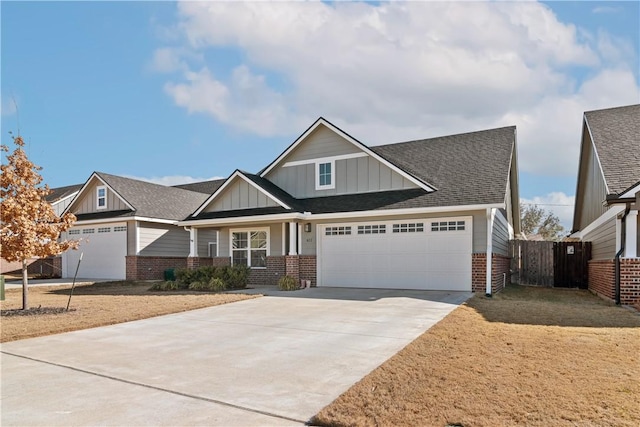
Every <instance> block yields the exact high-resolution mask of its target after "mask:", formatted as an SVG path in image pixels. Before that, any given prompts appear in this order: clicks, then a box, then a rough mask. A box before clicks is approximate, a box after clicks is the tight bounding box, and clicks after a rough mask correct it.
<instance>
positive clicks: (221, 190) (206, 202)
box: [191, 170, 291, 217]
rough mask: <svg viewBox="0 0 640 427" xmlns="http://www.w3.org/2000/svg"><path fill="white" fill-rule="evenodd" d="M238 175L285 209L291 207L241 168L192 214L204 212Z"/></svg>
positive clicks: (196, 214)
mask: <svg viewBox="0 0 640 427" xmlns="http://www.w3.org/2000/svg"><path fill="white" fill-rule="evenodd" d="M237 177H240V178H241V179H243V180H244V181H245V182H247V183H248V184H249V185H251V186H252V187H254V188H255V189H256V190H258V191H259V192H261V193H262V194H264V195H265V196H267V197H268V198H270V199H271V200H273V201H274V202H276V203H277V204H279V205H280V206H282V207H283V208H285V209H291V208H290V207H289V206H288V205H287V204H285V203H283V202H281V201H280V200H278V198H277V197H275V196H274V195H273V194H271V193H269V192H268V191H266V190H265V189H264V188H262V187H260V186H259V185H257V184H256V183H255V182H253V181H251V180H250V179H249V178H247V177H246V176H244V174H243V173H242V172H240V171H239V170H236V171H235V172H234V173H232V174H231V176H230V177H229V178H227V180H226V181H225V182H224V183H223V184H222V185H221V186H220V187H218V189H217V190H216V191H215V192H214V193H213V194H212V195H211V196H210V197H209V198H208V199H207V200H205V201H204V203H203V204H202V205H200V207H199V208H198V210H196V211H195V212H194V213H193V215H191V216H194V217H195V216H198V215H200V213H202V211H203V210H205V208H206V207H207V206H209V205H210V204H211V202H213V201H214V200H215V199H216V197H218V196H219V195H220V194H222V193H223V192H224V190H225V189H226V188H227V187H228V186H229V185H231V183H232V182H233V180H234V179H235V178H237Z"/></svg>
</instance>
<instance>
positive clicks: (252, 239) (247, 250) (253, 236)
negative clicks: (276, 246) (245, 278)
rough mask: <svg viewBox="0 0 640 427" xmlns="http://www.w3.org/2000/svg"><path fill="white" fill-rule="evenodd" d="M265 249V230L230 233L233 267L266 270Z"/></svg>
mask: <svg viewBox="0 0 640 427" xmlns="http://www.w3.org/2000/svg"><path fill="white" fill-rule="evenodd" d="M267 247H268V235H267V231H266V230H258V231H233V232H231V256H232V263H233V265H248V266H249V267H251V268H266V267H267V255H268V253H267Z"/></svg>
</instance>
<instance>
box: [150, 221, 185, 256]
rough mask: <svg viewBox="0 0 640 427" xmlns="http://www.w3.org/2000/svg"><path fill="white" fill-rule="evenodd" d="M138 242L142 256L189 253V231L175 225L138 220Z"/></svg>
mask: <svg viewBox="0 0 640 427" xmlns="http://www.w3.org/2000/svg"><path fill="white" fill-rule="evenodd" d="M138 244H139V252H138V255H141V256H187V255H189V233H188V232H186V231H185V230H184V229H183V228H182V227H176V226H175V225H170V224H154V223H149V222H142V221H141V222H138Z"/></svg>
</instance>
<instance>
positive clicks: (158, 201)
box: [96, 172, 207, 220]
mask: <svg viewBox="0 0 640 427" xmlns="http://www.w3.org/2000/svg"><path fill="white" fill-rule="evenodd" d="M96 175H98V176H99V177H100V178H101V179H102V180H103V181H104V182H106V183H107V184H108V185H109V186H110V187H111V188H113V190H114V191H116V192H117V193H118V194H119V195H120V196H122V197H123V198H124V199H125V200H126V201H127V202H128V203H129V204H130V205H131V206H133V208H134V209H135V212H132V213H131V214H130V215H136V216H142V217H149V218H157V219H169V220H181V219H183V218H186V217H187V215H189V214H190V213H192V212H194V211H195V210H196V209H197V208H198V207H199V206H200V205H201V204H202V203H203V202H204V201H205V200H206V199H207V195H206V194H204V193H199V192H195V191H189V190H183V189H181V188H174V187H166V186H164V185H159V184H152V183H150V182H145V181H138V180H136V179H131V178H124V177H121V176H117V175H110V174H107V173H104V172H96Z"/></svg>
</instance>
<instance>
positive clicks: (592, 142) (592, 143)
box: [584, 114, 610, 194]
mask: <svg viewBox="0 0 640 427" xmlns="http://www.w3.org/2000/svg"><path fill="white" fill-rule="evenodd" d="M584 122H585V124H586V125H587V130H588V131H589V139H590V140H591V148H592V149H593V154H595V156H596V160H597V161H598V167H599V168H600V173H601V174H602V180H603V181H604V188H605V189H606V190H607V194H609V193H610V191H609V185H608V184H607V178H606V177H605V176H604V170H603V169H602V163H600V156H598V150H597V149H596V141H595V140H594V139H593V134H592V133H591V126H589V121H588V120H587V115H586V114H585V115H584Z"/></svg>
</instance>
